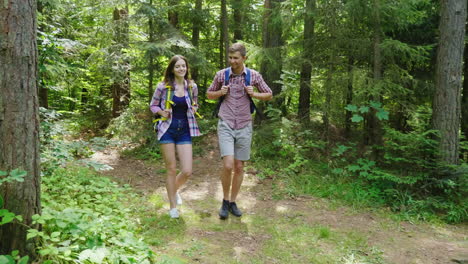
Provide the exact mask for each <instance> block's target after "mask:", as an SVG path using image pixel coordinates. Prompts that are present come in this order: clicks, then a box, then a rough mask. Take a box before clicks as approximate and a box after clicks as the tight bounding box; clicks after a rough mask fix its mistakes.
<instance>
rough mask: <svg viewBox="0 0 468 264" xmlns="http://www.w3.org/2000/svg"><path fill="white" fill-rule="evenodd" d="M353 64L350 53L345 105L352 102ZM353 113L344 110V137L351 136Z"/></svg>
mask: <svg viewBox="0 0 468 264" xmlns="http://www.w3.org/2000/svg"><path fill="white" fill-rule="evenodd" d="M353 66H354V58H353V56H352V55H349V58H348V89H347V91H346V105H350V104H353V76H354V75H353ZM352 115H353V113H352V112H351V111H348V110H346V113H345V131H344V134H345V137H346V138H348V139H349V138H350V136H351V118H352Z"/></svg>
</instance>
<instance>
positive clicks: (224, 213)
mask: <svg viewBox="0 0 468 264" xmlns="http://www.w3.org/2000/svg"><path fill="white" fill-rule="evenodd" d="M228 216H229V201H226V200H223V205H221V208H220V209H219V218H221V219H226V218H227V217H228Z"/></svg>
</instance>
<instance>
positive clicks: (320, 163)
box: [252, 105, 468, 223]
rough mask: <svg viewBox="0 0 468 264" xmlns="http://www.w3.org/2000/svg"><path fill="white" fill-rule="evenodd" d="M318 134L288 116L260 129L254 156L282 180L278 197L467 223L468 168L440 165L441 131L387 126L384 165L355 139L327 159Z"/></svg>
mask: <svg viewBox="0 0 468 264" xmlns="http://www.w3.org/2000/svg"><path fill="white" fill-rule="evenodd" d="M377 107H378V105H370V108H377ZM348 108H349V109H348V110H350V111H355V112H359V113H362V112H366V111H369V108H365V107H364V108H363V107H361V108H358V107H357V106H348ZM312 131H313V130H304V129H303V128H301V127H300V125H299V123H298V122H294V120H289V119H284V118H283V120H282V121H281V122H271V123H267V124H265V125H264V126H262V127H260V128H257V129H256V130H255V133H254V146H253V148H252V151H253V155H254V160H255V166H256V167H257V168H260V171H259V173H258V174H257V176H258V177H260V178H262V179H265V178H271V179H273V180H274V182H275V184H274V186H275V197H278V195H288V196H296V195H301V194H304V193H305V194H311V195H316V196H320V197H330V198H334V199H338V200H342V201H346V202H348V203H351V204H354V205H356V206H371V207H381V206H385V207H389V208H391V209H392V210H393V211H394V212H397V213H398V215H399V216H400V217H402V218H407V219H410V218H411V219H421V220H431V219H441V220H443V221H446V222H450V223H452V222H454V223H458V222H463V221H465V220H466V219H467V217H468V214H467V212H468V209H467V205H468V202H467V198H466V197H468V194H467V191H468V185H467V180H466V177H463V175H468V173H467V168H466V165H463V166H458V167H454V168H449V167H444V166H442V165H440V164H438V163H437V162H436V157H437V142H436V141H435V140H434V139H433V138H434V133H435V131H432V130H428V131H425V132H417V131H414V132H409V133H403V132H400V131H397V130H394V129H391V128H385V134H384V139H385V142H386V144H384V146H383V147H382V150H381V151H382V152H383V153H385V155H384V156H383V159H382V160H378V161H376V160H373V159H372V156H370V153H368V152H366V151H362V150H361V149H360V148H359V147H358V146H356V144H353V143H352V142H347V143H346V144H337V145H336V146H335V147H333V148H332V149H331V151H330V152H331V153H330V154H331V157H330V158H329V159H327V160H325V159H324V154H325V153H324V150H325V148H324V146H325V145H324V144H323V143H322V142H321V141H320V139H319V138H320V137H319V136H320V135H318V134H315V133H313V132H312Z"/></svg>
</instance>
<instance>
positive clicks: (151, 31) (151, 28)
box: [147, 0, 156, 102]
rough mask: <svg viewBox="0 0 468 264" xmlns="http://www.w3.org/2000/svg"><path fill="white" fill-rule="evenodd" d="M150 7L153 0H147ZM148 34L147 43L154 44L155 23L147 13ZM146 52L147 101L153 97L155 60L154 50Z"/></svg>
mask: <svg viewBox="0 0 468 264" xmlns="http://www.w3.org/2000/svg"><path fill="white" fill-rule="evenodd" d="M149 5H150V8H154V7H153V0H150V1H149ZM148 31H149V32H148V36H149V39H148V41H149V43H150V44H154V40H155V34H156V32H155V24H154V18H153V15H152V14H151V15H149V18H148ZM147 52H148V57H149V62H148V102H151V99H152V97H153V92H154V89H155V88H154V83H153V82H154V67H155V65H154V61H155V56H154V52H153V51H152V50H149V51H147Z"/></svg>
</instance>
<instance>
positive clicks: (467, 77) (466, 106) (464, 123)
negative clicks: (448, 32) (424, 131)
mask: <svg viewBox="0 0 468 264" xmlns="http://www.w3.org/2000/svg"><path fill="white" fill-rule="evenodd" d="M467 25H468V24H467ZM465 34H466V28H465ZM463 56H464V67H465V68H464V73H463V96H462V102H461V111H462V113H461V115H462V118H461V131H462V133H463V135H465V140H466V141H468V43H465V53H464V55H463Z"/></svg>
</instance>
